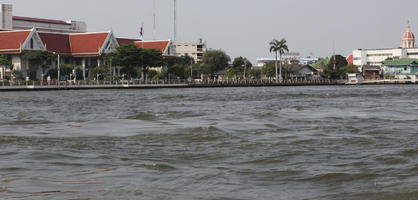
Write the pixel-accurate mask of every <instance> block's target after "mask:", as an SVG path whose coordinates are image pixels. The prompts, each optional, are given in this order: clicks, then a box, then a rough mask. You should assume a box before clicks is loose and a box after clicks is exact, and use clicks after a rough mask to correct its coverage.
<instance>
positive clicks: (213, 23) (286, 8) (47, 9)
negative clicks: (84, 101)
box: [0, 0, 418, 62]
mask: <svg viewBox="0 0 418 200" xmlns="http://www.w3.org/2000/svg"><path fill="white" fill-rule="evenodd" d="M155 1H156V14H157V34H156V39H169V38H172V35H173V28H172V27H173V26H172V23H173V17H172V15H173V9H172V7H173V0H155ZM0 2H1V3H9V4H13V5H14V7H13V10H14V15H16V16H27V17H40V18H52V19H64V20H67V19H73V20H80V21H85V22H86V23H87V26H88V31H106V30H109V29H111V28H112V29H113V31H114V32H115V34H116V36H117V37H138V30H139V27H140V26H141V23H142V22H143V23H144V32H145V39H146V40H149V39H153V0H119V1H116V0H66V1H64V0H36V1H35V0H0ZM177 2H178V11H177V12H178V22H177V24H178V28H177V29H178V33H177V40H178V41H197V39H198V38H203V39H204V40H206V41H207V44H208V47H209V48H213V49H222V50H225V51H226V52H227V53H228V54H229V55H230V56H231V58H233V57H236V56H244V57H248V58H250V59H251V60H252V61H253V62H254V61H255V59H256V58H258V57H273V54H270V53H269V51H268V50H269V49H268V48H269V46H268V43H269V42H270V41H271V40H272V39H273V38H276V39H281V38H283V37H285V38H286V39H287V40H288V45H289V48H290V50H291V51H292V52H300V53H301V54H302V55H303V56H308V55H313V56H321V57H325V56H329V55H331V54H332V52H333V50H332V49H333V46H335V49H336V53H339V54H343V55H348V54H349V53H350V52H351V51H352V50H354V49H358V48H388V47H398V46H400V44H401V39H402V34H403V33H404V32H405V27H406V23H407V21H408V20H410V24H411V26H412V31H413V32H416V33H417V34H418V12H417V8H418V1H417V0H351V1H341V0H177ZM334 44H335V45H334Z"/></svg>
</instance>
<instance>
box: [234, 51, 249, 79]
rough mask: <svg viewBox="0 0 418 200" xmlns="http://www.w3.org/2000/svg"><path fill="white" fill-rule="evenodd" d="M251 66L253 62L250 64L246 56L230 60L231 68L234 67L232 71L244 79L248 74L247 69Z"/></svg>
mask: <svg viewBox="0 0 418 200" xmlns="http://www.w3.org/2000/svg"><path fill="white" fill-rule="evenodd" d="M252 66H253V64H251V62H250V61H249V60H248V59H247V58H244V57H242V56H240V57H236V58H235V59H234V61H233V62H232V68H233V69H234V70H232V71H233V72H235V74H234V75H235V76H241V77H243V78H244V79H245V78H246V77H247V76H248V73H247V71H249V70H250V69H251V67H252Z"/></svg>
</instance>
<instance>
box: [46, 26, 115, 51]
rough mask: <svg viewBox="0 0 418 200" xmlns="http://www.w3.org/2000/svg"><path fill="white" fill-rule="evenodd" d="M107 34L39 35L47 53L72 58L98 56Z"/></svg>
mask: <svg viewBox="0 0 418 200" xmlns="http://www.w3.org/2000/svg"><path fill="white" fill-rule="evenodd" d="M109 34H110V33H109V32H103V33H66V34H62V33H39V35H40V36H41V38H42V41H43V42H44V44H45V45H46V48H47V50H48V51H50V52H57V53H61V54H69V55H72V56H98V55H99V54H100V50H101V49H102V47H103V45H104V44H105V43H106V39H107V38H108V36H109Z"/></svg>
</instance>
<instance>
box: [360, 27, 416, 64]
mask: <svg viewBox="0 0 418 200" xmlns="http://www.w3.org/2000/svg"><path fill="white" fill-rule="evenodd" d="M388 58H391V59H400V58H418V48H415V36H414V34H413V33H412V32H411V27H410V25H409V24H408V26H407V28H406V32H405V33H404V34H403V37H402V46H401V47H399V48H386V49H358V50H355V51H353V64H354V65H356V66H359V67H361V66H366V65H369V66H380V67H381V66H382V65H383V62H384V61H385V60H386V59H388Z"/></svg>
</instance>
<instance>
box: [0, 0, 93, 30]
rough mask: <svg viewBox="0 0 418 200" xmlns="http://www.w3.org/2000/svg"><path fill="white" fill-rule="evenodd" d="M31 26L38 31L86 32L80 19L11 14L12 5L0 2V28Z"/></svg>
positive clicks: (13, 28) (85, 27) (29, 28)
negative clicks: (67, 19)
mask: <svg viewBox="0 0 418 200" xmlns="http://www.w3.org/2000/svg"><path fill="white" fill-rule="evenodd" d="M32 28H36V29H37V30H38V31H47V32H59V33H85V32H87V24H86V23H85V22H82V21H73V20H69V21H62V20H53V19H41V18H33V17H19V16H13V6H12V5H9V4H0V30H9V31H10V30H31V29H32Z"/></svg>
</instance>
